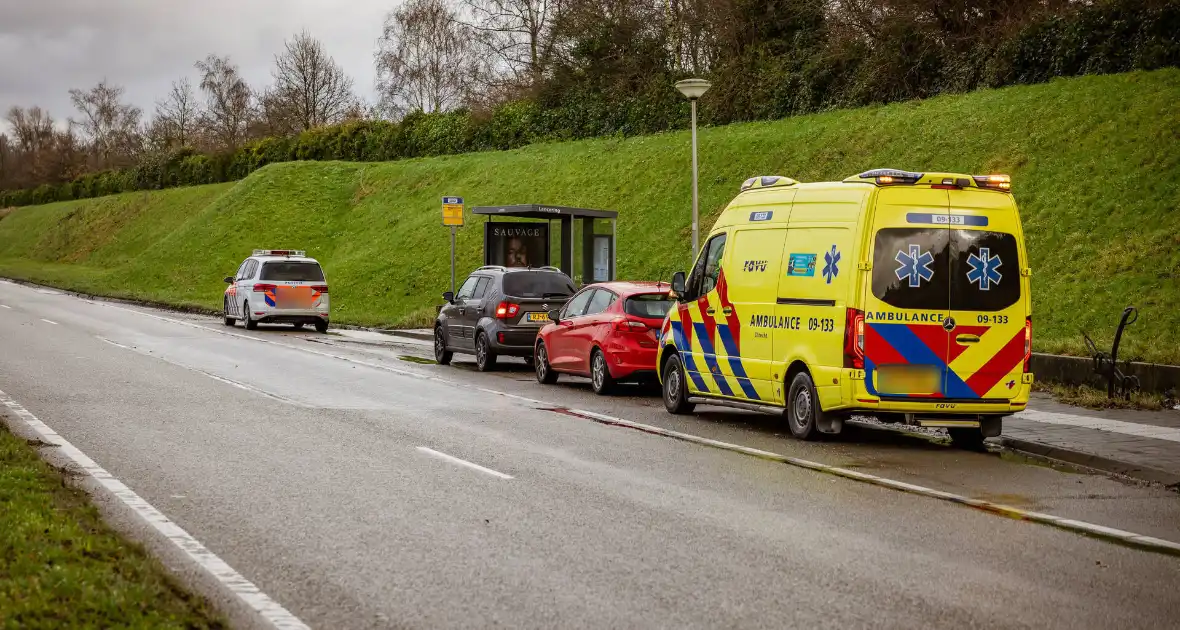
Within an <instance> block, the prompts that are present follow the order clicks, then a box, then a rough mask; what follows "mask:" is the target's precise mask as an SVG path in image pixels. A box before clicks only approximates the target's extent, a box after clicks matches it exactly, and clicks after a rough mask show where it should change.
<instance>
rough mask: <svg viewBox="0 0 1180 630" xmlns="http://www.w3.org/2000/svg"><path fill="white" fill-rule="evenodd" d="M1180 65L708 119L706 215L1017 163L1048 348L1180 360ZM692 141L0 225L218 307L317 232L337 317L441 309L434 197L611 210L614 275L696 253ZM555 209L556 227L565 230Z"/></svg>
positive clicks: (38, 215) (334, 170) (450, 160)
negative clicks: (759, 182) (847, 184)
mask: <svg viewBox="0 0 1180 630" xmlns="http://www.w3.org/2000/svg"><path fill="white" fill-rule="evenodd" d="M1177 94H1180V69H1167V70H1160V71H1155V72H1135V73H1128V74H1122V75H1108V76H1088V77H1081V78H1076V79H1062V80H1057V81H1053V82H1051V83H1047V84H1041V85H1032V86H1020V87H1011V88H1005V89H1001V90H982V91H978V92H972V93H969V94H957V95H946V96H941V97H938V98H934V99H930V100H926V101H916V102H908V103H898V104H893V105H887V106H880V107H867V108H862V109H856V110H842V111H832V112H826V113H822V114H815V115H810V116H800V117H796V118H789V119H785V120H779V121H770V122H758V123H748V124H735V125H728V126H725V127H716V128H707V129H704V130H702V131H701V134H700V163H701V180H700V195H701V214H702V221H701V225H702V226H703V227H704V229H705V230H707V229H708V227H709V226H710V225H711V224H712V222H713V219H714V218H715V217H716V216H717V215H718V213H719V212H720V211H721V210H722V208H724V206H725V205H726V204H727V203H728V202H729V201H730V200H731V199H732V198H733V197H734V196H735V195H736V194H737V192H738V189H739V187H740V185H741V182H742V181H744V180H745V179H746V178H747V177H750V176H752V175H764V174H780V175H789V176H791V177H794V178H796V179H799V180H802V181H824V180H833V179H843V178H845V177H847V176H849V175H852V174H855V173H858V172H861V171H863V170H865V169H867V168H871V167H896V168H907V169H916V170H923V169H937V170H947V171H959V172H964V173H986V172H1007V173H1010V174H1011V175H1012V177H1013V185H1012V188H1013V191H1014V194H1015V197H1016V201H1017V203H1018V204H1019V206H1020V209H1021V216H1022V219H1023V222H1024V227H1025V232H1026V236H1027V240H1028V247H1029V253H1030V259H1031V260H1030V262H1031V267H1032V268H1033V277H1032V287H1033V310H1034V313H1033V323H1034V336H1033V343H1034V348H1035V349H1036V350H1038V351H1041V352H1053V353H1065V354H1078V355H1084V354H1085V348H1084V345H1083V343H1082V337H1081V331H1083V330H1085V331H1086V332H1088V333H1089V334H1090V335H1091V336H1092V337H1093V338H1094V339H1095V341H1097V342H1098V343H1099V345H1101V346H1103V347H1105V346H1109V345H1110V340H1111V337H1112V336H1113V333H1114V329H1115V326H1116V324H1117V321H1118V316H1119V313H1120V312H1121V311H1122V309H1123V308H1124V307H1125V306H1127V305H1128V304H1133V305H1135V306H1137V307H1138V308H1139V310H1140V314H1141V317H1140V322H1139V324H1138V325H1136V326H1134V327H1132V328H1131V329H1129V330H1128V333H1127V335H1126V336H1125V338H1124V340H1123V346H1122V348H1123V349H1122V354H1123V356H1126V357H1137V358H1141V359H1143V360H1145V361H1153V362H1160V363H1180V309H1177V308H1175V305H1176V304H1177V303H1178V302H1180V212H1177V211H1176V208H1180V151H1177V150H1176V137H1177V133H1178V130H1180V108H1178V107H1176V95H1177ZM689 146H690V142H689V136H688V134H686V133H682V132H676V133H665V134H657V135H652V136H643V137H634V138H625V139H620V138H602V139H595V140H586V141H579V142H565V143H552V144H539V145H532V146H529V147H525V148H523V149H519V150H516V151H505V152H487V153H472V154H466V155H455V156H443V157H436V158H424V159H413V160H402V161H398V162H387V163H368V164H366V163H345V162H289V163H284V164H274V165H271V166H269V167H266V168H264V169H262V170H260V171H257V172H255V173H253V174H252V175H250V176H249V177H247V178H246V179H244V180H242V181H240V182H238V183H236V184H216V185H211V186H199V187H193V188H182V189H174V190H164V191H155V192H137V193H127V194H124V195H117V196H113V197H105V198H100V199H88V200H82V201H74V202H63V203H57V204H50V205H46V206H37V207H29V208H20V209H18V210H16V211H15V212H12V213H11V214H9V215H8V216H7V217H6V218H4V219H2V220H0V274H2V275H7V276H10V277H17V278H23V279H26V280H33V281H37V282H43V283H47V284H53V285H56V286H60V287H63V288H69V289H75V290H79V291H83V292H87V293H94V294H99V295H110V296H116V297H125V298H132V299H141V300H152V301H157V302H165V303H169V304H176V305H184V306H200V307H204V308H208V309H218V308H220V307H221V300H222V290H223V289H224V287H225V285H224V284H222V283H221V278H222V277H224V276H226V275H229V274H231V273H232V272H233V271H234V270H235V269H236V268H237V266H238V265H239V264H240V262H241V260H242V259H243V258H244V257H245V256H246V255H248V254H249V253H250V251H251V250H252V249H254V248H262V247H275V248H288V247H290V248H299V249H306V250H308V251H309V253H311V254H312V255H314V256H316V257H317V258H319V259H320V260H321V261H322V262H323V263H324V266H325V270H326V272H327V274H328V280H329V282H330V284H331V287H332V309H333V318H334V319H335V320H337V321H339V322H343V323H351V324H359V325H366V326H394V327H397V326H421V325H423V324H426V323H429V322H430V321H432V318H433V316H434V313H435V310H434V307H435V306H436V305H437V304H438V303H439V302H440V298H439V295H440V294H441V293H442V291H444V290H446V289H447V285H448V284H449V274H450V267H449V260H448V258H449V252H450V248H449V240H448V236H447V230H446V229H445V228H443V227H442V226H441V225H440V223H441V208H440V197H442V196H444V195H459V196H462V197H464V198H465V199H466V202H467V203H468V205H469V206H471V205H489V206H494V205H503V204H519V203H545V204H558V205H567V206H581V207H589V208H608V209H613V210H617V211H619V223H618V248H619V251H618V269H619V276H620V277H621V278H628V279H667V278H669V277H670V276H671V273H672V272H673V271H676V270H682V269H684V268H686V267H687V266H688V265H689V259H690V252H689V241H690V234H691V232H690V227H689V221H688V217H689V215H690V210H689V209H690V208H691V186H690V181H691V179H690V177H691V176H690V166H689V165H690V164H691V157H690V153H689ZM481 221H482V219H477V218H476V217H474V216H470V215H469V217H468V225H467V226H466V227H464V228H462V229H460V230H459V237H458V252H459V255H458V270H459V273H460V274H465V273H466V272H468V271H470V270H471V269H472V268H474V267H475V266H477V264H479V262H480V257H481V249H482V238H483V237H482V234H483V231H482V226H481V225H480V222H481ZM556 229H557V228H556V226H554V231H556Z"/></svg>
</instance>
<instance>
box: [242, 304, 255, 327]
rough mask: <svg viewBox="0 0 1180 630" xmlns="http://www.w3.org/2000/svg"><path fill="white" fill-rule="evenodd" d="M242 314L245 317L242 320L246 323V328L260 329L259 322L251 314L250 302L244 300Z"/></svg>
mask: <svg viewBox="0 0 1180 630" xmlns="http://www.w3.org/2000/svg"><path fill="white" fill-rule="evenodd" d="M242 316H243V317H245V319H243V320H242V322H243V323H244V324H245V325H246V330H258V322H256V321H254V318H253V317H251V316H250V303H249V302H242Z"/></svg>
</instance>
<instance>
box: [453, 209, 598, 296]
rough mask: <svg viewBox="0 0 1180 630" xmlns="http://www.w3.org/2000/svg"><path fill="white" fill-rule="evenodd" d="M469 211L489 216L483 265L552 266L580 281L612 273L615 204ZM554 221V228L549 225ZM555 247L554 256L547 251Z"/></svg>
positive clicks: (591, 279) (485, 230)
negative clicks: (609, 207)
mask: <svg viewBox="0 0 1180 630" xmlns="http://www.w3.org/2000/svg"><path fill="white" fill-rule="evenodd" d="M472 212H473V213H474V214H483V215H487V217H488V220H487V222H486V223H485V224H484V241H483V243H484V261H483V262H484V264H485V265H503V266H505V267H545V266H555V267H558V268H560V269H561V270H562V271H563V272H565V274H566V275H568V276H569V277H570V278H572V279H573V280H574V282H575V283H576V284H578V285H579V286H581V285H584V284H590V283H593V282H605V281H608V280H614V279H615V242H616V241H615V228H616V223H617V220H618V216H619V213H618V212H615V211H614V210H594V209H590V208H569V207H566V206H548V205H543V204H523V205H514V206H476V207H475V208H473V209H472ZM554 222H557V224H558V231H557V232H554V231H553V230H552V227H553V223H554ZM555 242H556V245H557V246H556V248H555V247H553V245H554V243H555ZM555 249H556V251H557V257H556V258H557V260H556V261H554V260H552V257H551V253H552V252H553V251H554V250H555ZM554 262H556V264H554Z"/></svg>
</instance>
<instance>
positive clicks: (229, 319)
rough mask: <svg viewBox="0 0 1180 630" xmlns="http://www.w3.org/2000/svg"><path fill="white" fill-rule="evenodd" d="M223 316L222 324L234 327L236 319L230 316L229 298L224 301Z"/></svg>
mask: <svg viewBox="0 0 1180 630" xmlns="http://www.w3.org/2000/svg"><path fill="white" fill-rule="evenodd" d="M221 314H222V320H221V323H223V324H225V325H226V326H233V325H234V318H232V317H230V316H229V298H225V299H223V300H222V302H221Z"/></svg>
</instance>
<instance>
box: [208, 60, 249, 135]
mask: <svg viewBox="0 0 1180 630" xmlns="http://www.w3.org/2000/svg"><path fill="white" fill-rule="evenodd" d="M196 68H197V70H199V71H200V72H201V91H202V92H204V93H205V102H206V109H205V112H204V115H203V116H202V117H201V120H202V122H203V123H204V126H205V128H206V129H207V130H208V131H209V134H210V135H211V136H212V139H213V141H214V142H215V143H216V144H217V145H218V146H219V147H220V148H222V149H226V150H233V149H236V148H238V147H239V146H241V145H242V143H243V142H244V141H245V140H246V137H247V129H248V127H249V124H250V119H251V117H252V116H253V115H254V94H253V92H252V91H251V90H250V86H249V85H246V82H245V81H244V80H243V79H242V77H241V74H240V73H239V71H238V67H237V66H236V65H234V63H233V62H231V61H230V59H229V57H218V56H217V55H209V56H208V57H206V58H205V59H204V60H203V61H198V62H197V63H196Z"/></svg>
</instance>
